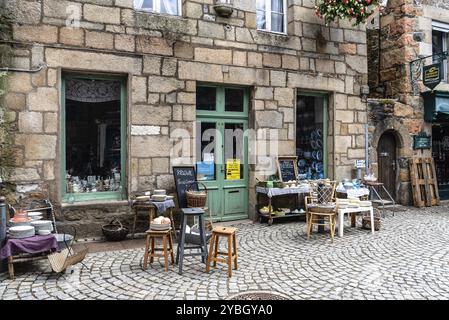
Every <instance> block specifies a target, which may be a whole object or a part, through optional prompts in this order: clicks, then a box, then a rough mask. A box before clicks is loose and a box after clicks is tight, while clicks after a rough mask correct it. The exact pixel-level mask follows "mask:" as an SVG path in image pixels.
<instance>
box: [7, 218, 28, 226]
mask: <svg viewBox="0 0 449 320" xmlns="http://www.w3.org/2000/svg"><path fill="white" fill-rule="evenodd" d="M31 221H33V219H31V218H17V217H14V218H11V219H9V223H10V225H11V226H12V227H18V226H30V225H31Z"/></svg>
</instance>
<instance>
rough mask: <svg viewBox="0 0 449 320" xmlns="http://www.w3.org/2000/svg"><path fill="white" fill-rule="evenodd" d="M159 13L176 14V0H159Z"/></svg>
mask: <svg viewBox="0 0 449 320" xmlns="http://www.w3.org/2000/svg"><path fill="white" fill-rule="evenodd" d="M160 1H161V13H168V14H174V15H176V14H178V0H160Z"/></svg>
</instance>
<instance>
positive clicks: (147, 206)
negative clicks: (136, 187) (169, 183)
mask: <svg viewBox="0 0 449 320" xmlns="http://www.w3.org/2000/svg"><path fill="white" fill-rule="evenodd" d="M131 207H132V208H133V209H134V222H133V234H132V238H133V239H134V233H135V231H136V221H137V214H138V212H139V210H148V229H149V228H150V224H151V220H153V217H154V216H155V215H156V210H157V212H158V213H164V212H166V211H168V214H169V217H170V220H171V222H172V229H173V232H174V234H175V237H176V231H175V221H174V220H173V208H174V207H175V202H174V201H173V200H172V199H170V200H165V201H137V200H133V201H132V202H131Z"/></svg>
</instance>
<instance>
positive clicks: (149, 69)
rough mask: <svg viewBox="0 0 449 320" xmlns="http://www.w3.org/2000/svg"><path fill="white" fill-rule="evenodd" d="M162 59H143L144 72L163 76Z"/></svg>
mask: <svg viewBox="0 0 449 320" xmlns="http://www.w3.org/2000/svg"><path fill="white" fill-rule="evenodd" d="M161 66H162V58H161V57H157V56H144V57H143V72H144V73H148V74H161Z"/></svg>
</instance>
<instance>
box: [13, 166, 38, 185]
mask: <svg viewBox="0 0 449 320" xmlns="http://www.w3.org/2000/svg"><path fill="white" fill-rule="evenodd" d="M40 178H41V177H40V175H39V173H38V172H37V169H35V168H14V170H13V171H12V173H11V177H10V178H9V180H10V181H11V182H22V181H33V180H40Z"/></svg>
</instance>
